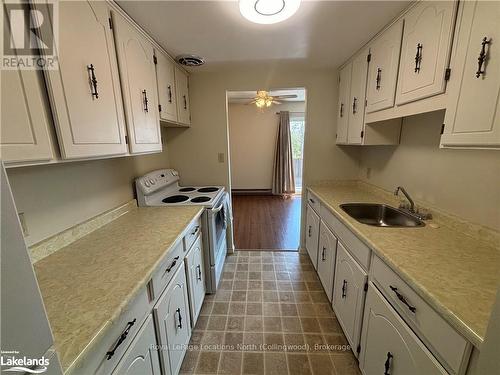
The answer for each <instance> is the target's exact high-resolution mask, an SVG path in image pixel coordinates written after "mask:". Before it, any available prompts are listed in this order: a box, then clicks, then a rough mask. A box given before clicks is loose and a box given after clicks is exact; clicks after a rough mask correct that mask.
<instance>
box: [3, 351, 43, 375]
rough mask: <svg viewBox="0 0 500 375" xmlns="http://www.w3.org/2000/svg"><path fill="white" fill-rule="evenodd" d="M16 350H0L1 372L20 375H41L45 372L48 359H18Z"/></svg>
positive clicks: (23, 357) (24, 357)
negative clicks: (0, 351)
mask: <svg viewBox="0 0 500 375" xmlns="http://www.w3.org/2000/svg"><path fill="white" fill-rule="evenodd" d="M18 356H19V351H17V350H10V351H6V350H2V355H1V356H0V366H1V367H2V370H1V371H2V373H3V372H8V373H10V372H12V373H22V374H43V373H44V372H46V371H47V369H48V366H49V364H50V361H49V359H48V358H45V357H43V356H42V357H41V358H28V357H26V356H22V357H18Z"/></svg>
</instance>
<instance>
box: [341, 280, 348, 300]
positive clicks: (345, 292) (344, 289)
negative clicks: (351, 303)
mask: <svg viewBox="0 0 500 375" xmlns="http://www.w3.org/2000/svg"><path fill="white" fill-rule="evenodd" d="M346 297H347V281H346V280H344V282H343V283H342V298H346Z"/></svg>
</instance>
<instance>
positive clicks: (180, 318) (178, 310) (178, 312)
mask: <svg viewBox="0 0 500 375" xmlns="http://www.w3.org/2000/svg"><path fill="white" fill-rule="evenodd" d="M176 313H177V314H179V324H178V325H177V328H180V329H182V315H181V309H180V308H178V309H177V310H176Z"/></svg>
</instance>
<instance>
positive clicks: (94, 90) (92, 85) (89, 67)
mask: <svg viewBox="0 0 500 375" xmlns="http://www.w3.org/2000/svg"><path fill="white" fill-rule="evenodd" d="M87 72H88V73H89V81H90V93H91V94H92V98H96V99H99V92H98V91H97V78H96V77H95V68H94V64H90V65H87Z"/></svg>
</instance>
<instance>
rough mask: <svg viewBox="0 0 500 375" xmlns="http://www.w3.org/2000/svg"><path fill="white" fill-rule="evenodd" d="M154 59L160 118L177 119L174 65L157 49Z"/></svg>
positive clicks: (166, 119)
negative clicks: (155, 62)
mask: <svg viewBox="0 0 500 375" xmlns="http://www.w3.org/2000/svg"><path fill="white" fill-rule="evenodd" d="M156 59H157V64H156V80H157V83H158V100H159V103H160V106H161V111H160V120H165V121H177V98H176V90H175V74H174V71H175V65H174V63H173V62H172V61H171V60H170V59H169V58H168V57H167V56H165V55H163V53H161V52H159V51H156Z"/></svg>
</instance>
